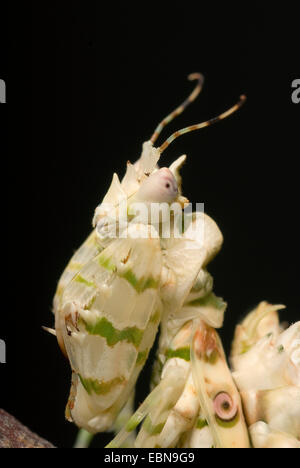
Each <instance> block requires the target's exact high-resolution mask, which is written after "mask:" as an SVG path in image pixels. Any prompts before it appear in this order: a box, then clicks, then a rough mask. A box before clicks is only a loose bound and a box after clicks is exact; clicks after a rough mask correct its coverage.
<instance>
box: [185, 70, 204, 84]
mask: <svg viewBox="0 0 300 468" xmlns="http://www.w3.org/2000/svg"><path fill="white" fill-rule="evenodd" d="M188 80H190V81H193V80H199V81H201V82H202V83H203V82H204V75H202V73H198V72H196V73H190V74H189V75H188Z"/></svg>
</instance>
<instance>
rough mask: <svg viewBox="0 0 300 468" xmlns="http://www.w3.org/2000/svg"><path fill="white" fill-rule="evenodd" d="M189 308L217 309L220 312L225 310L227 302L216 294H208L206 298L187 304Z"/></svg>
mask: <svg viewBox="0 0 300 468" xmlns="http://www.w3.org/2000/svg"><path fill="white" fill-rule="evenodd" d="M187 305H188V306H195V307H197V306H200V307H215V308H216V309H218V310H223V309H224V307H225V306H226V302H224V301H223V299H222V298H221V297H218V296H216V295H215V294H214V293H210V294H207V295H206V296H204V297H199V298H198V299H194V300H193V301H190V302H188V303H187Z"/></svg>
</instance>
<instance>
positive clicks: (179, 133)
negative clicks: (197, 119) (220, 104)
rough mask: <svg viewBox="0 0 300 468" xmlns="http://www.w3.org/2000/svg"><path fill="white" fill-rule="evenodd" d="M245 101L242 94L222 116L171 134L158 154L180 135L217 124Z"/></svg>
mask: <svg viewBox="0 0 300 468" xmlns="http://www.w3.org/2000/svg"><path fill="white" fill-rule="evenodd" d="M245 101H246V96H245V95H244V94H243V95H242V96H240V99H239V101H238V102H237V103H236V104H235V105H234V106H232V107H230V109H228V110H227V111H225V112H223V113H222V114H220V115H218V116H217V117H214V118H212V119H209V120H206V122H201V123H199V124H195V125H190V126H189V127H185V128H182V129H181V130H177V132H175V133H173V134H172V135H171V136H170V137H169V138H167V140H166V141H165V142H164V143H163V144H162V145H161V146H160V147H159V151H160V153H162V152H163V151H164V150H165V149H166V148H167V147H168V146H169V144H170V143H172V141H174V140H175V139H176V138H177V137H179V136H180V135H184V134H185V133H189V132H193V131H194V130H199V129H200V128H204V127H208V126H209V125H212V124H215V123H217V122H219V121H220V120H223V119H225V118H226V117H228V116H229V115H231V114H233V113H234V112H235V111H237V110H238V109H239V108H240V107H241V106H242V105H243V104H244V102H245Z"/></svg>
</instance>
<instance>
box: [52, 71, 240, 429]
mask: <svg viewBox="0 0 300 468" xmlns="http://www.w3.org/2000/svg"><path fill="white" fill-rule="evenodd" d="M189 78H190V79H192V80H197V85H196V87H195V89H194V91H193V92H192V94H191V95H190V96H189V97H188V98H187V99H186V101H184V103H183V104H182V105H181V106H179V107H178V108H177V109H175V111H173V112H172V113H171V114H169V115H168V116H167V117H166V118H165V119H163V120H162V122H161V123H160V124H159V125H158V127H157V128H156V129H155V131H154V133H153V135H152V137H151V139H150V140H149V141H147V142H145V143H144V144H143V151H142V155H141V157H140V159H138V161H137V162H136V163H135V164H131V163H130V162H128V163H127V171H126V174H125V176H124V178H123V180H122V181H121V182H120V180H119V178H118V176H117V175H116V174H114V176H113V180H112V183H111V186H110V188H109V190H108V192H107V194H106V196H105V197H104V199H103V201H102V203H101V204H100V205H99V206H98V207H97V208H96V210H95V216H94V220H93V226H94V230H93V231H92V233H91V234H90V235H89V237H88V238H87V240H86V241H85V242H84V243H83V245H82V246H81V247H80V248H79V249H78V250H77V252H76V253H75V254H74V255H73V257H72V259H71V260H70V262H69V264H68V266H67V267H66V269H65V271H64V272H63V274H62V277H61V279H60V281H59V283H58V287H57V291H56V294H55V298H54V313H55V333H56V336H57V339H58V342H59V345H60V347H61V349H62V350H63V352H64V353H65V354H66V355H67V356H68V358H69V360H70V364H71V367H72V386H71V391H70V397H69V401H68V404H67V408H66V416H67V418H68V419H69V420H71V421H74V422H75V423H76V424H77V425H78V426H79V427H82V428H85V429H86V430H87V431H89V432H91V433H96V432H100V431H106V430H109V429H111V428H112V427H113V425H114V424H119V422H118V415H119V418H120V417H122V412H121V410H122V408H124V410H123V411H125V412H126V411H127V410H128V405H129V406H130V402H131V401H132V398H133V394H134V387H135V383H136V380H137V378H138V375H139V373H140V371H141V369H142V367H143V365H144V363H145V361H146V359H147V356H148V353H149V351H150V349H151V347H152V346H153V343H154V339H155V336H156V334H157V330H158V326H159V324H160V323H161V327H162V334H161V341H160V351H159V352H160V354H162V355H163V354H164V355H165V357H166V353H167V352H168V349H169V346H172V345H171V343H172V339H175V337H176V334H177V333H178V332H179V330H180V328H181V327H182V326H183V325H184V324H185V323H186V322H187V321H188V320H191V321H192V322H191V323H193V329H194V326H195V327H196V331H197V332H198V333H199V330H200V329H201V327H204V326H206V325H204V322H202V321H201V320H200V321H198V320H199V317H200V318H201V317H202V316H203V315H204V316H205V317H206V320H207V323H208V326H212V327H216V326H221V323H222V316H223V313H224V309H225V306H224V303H223V302H222V301H220V300H219V299H218V298H216V297H215V296H214V294H213V293H212V292H211V287H212V284H211V283H212V281H211V277H210V275H209V274H208V273H207V271H206V266H207V264H208V263H209V261H210V260H211V259H212V258H213V257H214V256H215V254H216V253H217V252H218V250H219V249H220V247H221V244H222V235H221V233H220V231H219V229H218V227H217V226H216V224H215V223H214V221H213V220H212V219H211V218H209V217H208V216H207V215H205V214H204V213H193V214H191V215H190V217H189V222H188V223H187V226H186V225H184V227H183V228H182V225H181V224H180V223H179V224H178V222H177V221H178V218H176V216H175V215H174V213H173V211H172V210H173V205H174V204H177V205H179V206H180V208H181V210H182V208H183V207H184V206H185V204H186V203H187V202H188V200H187V199H186V198H185V197H183V195H182V193H181V177H180V174H179V170H180V167H181V166H182V164H183V163H184V162H185V159H186V156H185V155H184V156H181V157H180V158H178V159H177V160H176V161H175V162H174V163H173V164H172V165H171V166H170V167H169V168H161V169H159V168H158V167H157V163H158V161H159V159H160V156H161V154H162V153H163V151H164V150H165V149H166V148H167V146H168V145H169V144H170V143H171V142H172V141H173V140H175V139H176V138H177V137H178V136H180V135H183V134H184V133H187V132H190V131H194V130H198V129H200V128H203V127H206V126H208V125H211V124H213V123H216V122H218V121H220V120H222V119H224V118H226V117H228V116H229V115H230V114H232V113H233V112H235V111H236V110H237V109H239V108H240V106H241V105H242V104H243V102H244V101H245V97H244V96H241V98H240V101H239V102H238V103H237V104H236V105H234V106H233V107H231V108H230V109H229V110H227V111H226V112H224V113H222V114H220V115H219V116H218V117H216V118H214V119H210V120H208V121H206V122H203V123H200V124H196V125H192V126H189V127H186V128H184V129H182V130H179V131H177V132H175V133H173V134H172V135H171V136H170V137H169V138H168V139H167V140H166V141H165V142H164V143H163V144H162V145H161V146H160V147H158V148H156V147H154V146H153V144H154V143H155V142H156V140H157V138H158V136H159V135H160V132H161V131H162V129H163V128H164V126H165V125H166V124H167V123H168V122H170V121H171V120H172V119H173V118H174V117H176V116H177V115H179V114H180V113H181V112H183V110H184V109H185V108H186V107H187V105H188V104H189V103H191V102H192V101H193V100H194V99H195V98H196V97H197V95H198V94H199V92H200V91H201V89H202V85H203V77H202V75H201V74H192V75H190V77H189ZM124 203H126V210H125V214H124V210H123V205H124ZM136 204H139V206H140V205H141V204H143V205H144V206H146V208H147V214H148V213H149V209H150V205H151V207H152V205H153V204H159V205H161V204H162V205H164V207H165V206H166V205H167V207H168V208H169V214H170V218H172V220H173V223H172V226H171V227H170V229H169V236H163V235H162V234H161V231H162V230H163V227H164V218H163V216H162V213H161V212H159V217H158V222H156V223H152V221H150V222H149V218H148V217H147V220H146V221H145V217H141V216H137V213H136ZM108 207H109V208H108ZM116 220H117V221H116ZM199 222H200V226H201V227H200V228H199ZM124 225H125V227H124ZM195 226H197V227H196V229H195ZM179 232H180V234H181V235H179V236H178V235H177V234H178V233H179ZM208 310H209V311H210V313H209V314H207V311H208ZM211 333H213V332H211ZM180 336H181V335H180ZM193 336H194V335H193ZM197 336H198V335H197V334H196V335H195V337H194V338H193V339H194V340H196V342H195V343H198V345H199V343H200V342H201V339H200V338H199V337H198V338H197ZM216 342H218V346H217V348H216V350H217V351H216V352H217V353H218V356H219V358H220V362H221V361H222V360H223V354H222V353H223V352H222V349H221V345H220V342H219V341H218V339H217V338H216ZM198 345H196V344H195V346H193V348H192V349H191V356H193V352H194V358H193V359H194V361H195V369H196V370H195V371H194V372H196V373H197V374H198V375H200V374H201V373H202V372H204V373H205V372H206V371H208V369H206V367H205V366H204V367H203V366H202V364H201V359H202V358H201V357H200V356H199V353H197V352H196V351H195V349H198V348H197V346H198ZM170 349H172V348H170ZM192 350H194V351H193V352H192ZM171 362H172V359H170V360H169V363H168V362H167V363H166V364H165V365H166V366H167V367H168V368H169V369H170V371H168V372H167V371H165V374H166V375H168V378H167V381H166V382H167V383H166V384H164V385H166V390H167V388H170V385H171V384H170V382H171V380H170V379H174V378H175V379H176V380H178V381H179V380H180V379H179V374H177V376H175V374H174V372H171V370H172V366H171V364H170V363H171ZM188 366H189V373H190V364H188ZM186 371H187V370H186ZM224 375H225V374H224ZM186 378H187V374H185V373H184V372H183V373H182V378H181V382H182V385H185V379H186ZM224 378H225V377H224ZM226 379H228V385H229V387H230V391H231V390H232V389H233V387H232V381H231V380H230V378H229V375H226ZM226 379H225V380H226ZM229 380H230V383H229ZM162 382H163V379H162ZM159 385H160V384H159ZM162 385H163V384H162ZM229 387H228V388H229ZM196 391H198V389H196ZM154 392H155V390H154ZM178 392H179V393H178V395H179V394H180V390H178ZM157 393H158V392H156V394H157ZM232 398H234V399H235V398H236V399H235V400H234V404H235V405H237V406H239V405H240V403H239V400H238V396H236V397H235V396H234V397H232ZM209 404H212V403H211V402H210V403H209V402H206V406H208V405H209ZM206 406H205V405H204V409H203V411H204V412H205V411H206V410H205V408H206ZM240 414H241V413H240ZM207 417H208V416H207ZM240 424H243V421H242V415H241V417H240Z"/></svg>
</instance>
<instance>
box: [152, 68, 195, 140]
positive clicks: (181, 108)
mask: <svg viewBox="0 0 300 468" xmlns="http://www.w3.org/2000/svg"><path fill="white" fill-rule="evenodd" d="M188 79H189V80H190V81H193V80H198V83H197V86H196V87H195V88H194V91H193V92H192V93H191V94H190V95H189V97H188V98H187V99H186V100H185V101H184V102H183V103H182V104H181V105H180V106H179V107H177V108H176V109H175V110H174V111H172V112H171V113H170V114H168V115H167V117H165V118H164V119H163V120H162V121H161V122H160V123H159V124H158V126H157V127H156V129H155V130H154V133H153V135H152V137H151V138H150V141H152V143H154V142H155V141H156V140H157V138H158V136H159V134H160V133H161V131H162V129H163V128H164V127H165V126H166V125H167V124H168V123H169V122H171V120H173V119H174V118H175V117H177V115H179V114H181V113H182V112H183V111H184V109H185V108H186V107H187V106H188V105H189V104H191V102H193V101H194V100H195V99H196V97H197V96H198V94H199V93H200V91H201V90H202V87H203V83H204V76H203V75H202V74H201V73H191V74H190V75H189V76H188Z"/></svg>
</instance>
